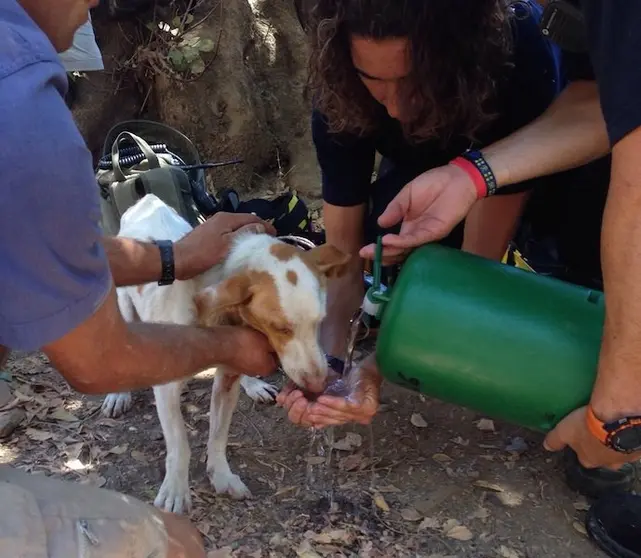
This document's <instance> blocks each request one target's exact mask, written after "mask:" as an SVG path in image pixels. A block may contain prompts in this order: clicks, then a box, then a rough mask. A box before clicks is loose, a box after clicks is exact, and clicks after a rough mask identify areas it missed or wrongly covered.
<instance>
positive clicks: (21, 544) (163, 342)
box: [0, 0, 275, 558]
mask: <svg viewBox="0 0 641 558" xmlns="http://www.w3.org/2000/svg"><path fill="white" fill-rule="evenodd" d="M96 3H97V2H96V1H95V0H4V1H3V2H2V3H1V4H0V130H2V148H1V149H0V169H2V170H1V171H0V176H1V177H2V188H1V189H0V239H1V240H0V262H1V264H0V265H1V266H2V267H1V272H0V353H3V352H4V353H6V352H7V350H11V349H20V350H37V349H41V350H42V351H43V352H44V353H45V354H46V355H47V356H48V357H49V359H50V360H51V362H52V363H53V364H54V365H55V366H56V368H57V369H58V370H59V371H60V373H61V374H62V375H63V376H64V377H65V378H66V379H67V380H68V382H69V383H70V384H71V385H72V386H73V387H74V388H76V389H78V390H80V391H83V392H85V393H108V392H117V391H127V390H132V389H136V388H142V387H149V386H151V385H154V384H161V383H166V382H169V381H173V380H177V379H179V378H183V377H188V376H191V375H193V374H195V373H197V372H199V371H200V370H203V369H206V368H209V367H211V366H213V365H215V364H220V363H228V364H231V365H233V366H234V367H236V368H238V369H239V370H242V371H246V372H247V373H248V374H256V373H257V374H267V373H270V372H272V371H273V370H274V368H275V361H274V358H273V356H272V349H271V348H270V347H269V344H268V343H267V340H266V339H265V338H264V337H263V336H262V335H260V334H258V333H256V332H254V331H252V330H249V329H246V328H219V329H212V330H205V329H200V328H195V327H193V328H192V327H182V326H169V325H160V324H135V325H133V324H127V323H125V321H124V320H123V318H122V316H121V315H120V312H119V311H118V307H117V303H116V295H115V287H116V286H120V285H131V284H141V283H147V282H152V281H157V280H159V279H160V278H161V276H162V269H163V267H165V268H166V266H163V265H161V253H160V250H159V247H158V246H156V245H154V244H151V243H149V244H147V243H141V242H136V241H132V240H126V239H119V238H103V237H102V235H101V231H100V228H99V219H100V210H99V199H98V192H97V187H96V181H95V177H94V173H93V168H92V160H91V156H90V153H89V151H88V149H87V147H86V146H85V143H84V141H83V139H82V137H81V135H80V133H79V132H78V129H77V128H76V126H75V124H74V122H73V119H72V116H71V114H70V112H69V110H68V109H67V107H66V105H65V102H64V100H63V96H64V94H65V88H66V77H65V71H64V68H63V66H62V65H61V62H60V59H59V57H58V54H57V52H62V51H64V50H66V49H68V48H69V47H70V46H71V44H72V41H73V37H74V33H75V32H76V30H77V29H78V27H79V26H80V25H82V24H83V23H84V22H86V21H87V18H88V10H89V9H90V8H91V7H94V6H95V4H96ZM247 228H253V229H255V230H263V231H264V230H268V231H270V232H271V228H270V226H269V225H267V224H266V223H263V222H262V221H260V220H259V219H257V218H255V217H253V216H251V215H225V214H222V215H220V216H216V217H214V218H212V219H210V220H209V221H208V222H207V223H205V224H203V225H201V226H200V227H198V228H196V230H194V231H193V232H192V233H191V234H190V235H188V236H187V237H185V238H184V239H183V240H181V241H180V242H178V243H176V244H175V245H173V249H172V250H171V251H170V254H169V256H170V259H171V258H173V266H170V267H173V269H174V274H175V278H177V279H188V278H190V277H193V276H194V275H197V274H199V273H201V272H203V271H204V270H206V269H208V268H209V267H211V266H212V265H214V264H216V263H217V262H218V261H220V260H221V259H222V258H223V257H224V256H225V254H226V250H227V246H228V244H229V241H230V238H231V237H232V236H233V235H234V234H235V232H236V231H237V230H239V229H243V230H244V229H247ZM165 263H166V262H165ZM0 501H2V502H3V506H4V507H5V509H12V510H14V512H15V513H12V514H10V517H7V515H9V514H6V515H5V516H4V517H3V518H2V519H0V548H1V549H2V552H1V553H0V554H2V556H24V555H26V554H25V553H27V554H28V555H29V556H43V557H44V556H49V557H55V558H58V557H60V558H63V557H64V558H66V557H68V556H77V555H78V552H79V548H78V545H83V544H88V545H92V548H93V550H92V556H101V557H102V556H105V557H107V556H125V555H126V556H131V557H134V556H135V557H138V556H140V557H141V558H142V557H148V556H152V555H153V556H157V557H158V558H161V557H169V556H202V555H204V554H203V552H202V548H200V543H199V542H198V539H197V535H196V534H195V531H194V530H190V529H191V528H188V527H187V526H186V525H184V524H182V523H179V520H178V519H177V518H175V517H174V516H170V515H167V514H161V513H160V512H156V511H155V510H153V509H152V508H150V507H148V506H146V505H145V504H143V503H141V502H137V501H135V500H132V499H130V498H125V497H124V496H121V495H119V494H117V493H113V492H110V491H106V490H100V489H92V488H90V487H84V486H82V487H81V486H76V485H73V484H68V483H63V482H61V481H56V480H52V479H47V478H45V477H32V476H30V475H25V474H23V473H22V472H20V471H17V470H14V469H11V468H9V467H0ZM96 545H99V546H98V547H97V546H96ZM96 548H99V549H100V552H99V553H97V552H96Z"/></svg>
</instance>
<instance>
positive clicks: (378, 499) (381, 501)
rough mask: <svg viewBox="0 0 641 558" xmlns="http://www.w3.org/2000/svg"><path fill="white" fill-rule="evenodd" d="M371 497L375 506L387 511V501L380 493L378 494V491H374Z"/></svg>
mask: <svg viewBox="0 0 641 558" xmlns="http://www.w3.org/2000/svg"><path fill="white" fill-rule="evenodd" d="M373 499H374V503H375V504H376V507H377V508H379V509H381V510H383V511H384V512H388V511H389V506H388V505H387V502H386V501H385V498H383V495H382V494H380V493H379V492H374V496H373Z"/></svg>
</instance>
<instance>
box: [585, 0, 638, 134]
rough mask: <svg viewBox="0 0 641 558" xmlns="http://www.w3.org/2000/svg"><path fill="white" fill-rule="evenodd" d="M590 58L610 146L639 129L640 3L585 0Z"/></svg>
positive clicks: (617, 0)
mask: <svg viewBox="0 0 641 558" xmlns="http://www.w3.org/2000/svg"><path fill="white" fill-rule="evenodd" d="M583 10H584V13H585V16H586V20H587V25H588V41H589V44H590V55H591V59H592V65H593V67H594V73H595V75H596V79H597V83H598V85H599V95H600V97H601V108H602V110H603V116H604V117H605V122H606V125H607V129H608V135H609V137H610V143H611V145H615V144H616V143H617V142H618V141H620V140H621V139H623V137H624V136H626V135H627V134H629V133H630V132H631V131H633V130H634V129H636V128H638V127H639V126H641V29H640V24H641V2H638V1H636V0H584V1H583Z"/></svg>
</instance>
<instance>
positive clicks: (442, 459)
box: [432, 453, 452, 463]
mask: <svg viewBox="0 0 641 558" xmlns="http://www.w3.org/2000/svg"><path fill="white" fill-rule="evenodd" d="M432 459H433V460H434V461H438V462H439V463H449V462H450V461H452V458H451V457H450V456H449V455H445V454H444V453H435V454H434V455H433V456H432Z"/></svg>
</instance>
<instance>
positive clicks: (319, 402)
mask: <svg viewBox="0 0 641 558" xmlns="http://www.w3.org/2000/svg"><path fill="white" fill-rule="evenodd" d="M381 380H382V378H381V375H380V374H379V372H378V369H377V368H376V362H375V360H374V355H371V356H370V357H369V358H367V359H366V360H365V361H363V362H362V363H361V364H360V366H358V367H357V368H354V370H352V371H351V372H350V373H349V374H348V376H347V377H346V378H344V379H343V378H340V377H338V376H336V377H333V378H332V379H331V380H330V382H329V383H328V385H327V388H326V389H325V391H324V392H323V393H322V394H320V395H319V396H318V398H317V399H316V400H315V401H311V400H309V399H308V398H307V397H306V396H305V394H304V393H303V392H302V391H301V390H300V389H298V388H297V387H296V386H295V385H294V384H293V383H291V382H290V383H289V384H287V385H286V386H285V387H284V388H283V390H282V391H281V392H280V393H279V394H278V396H277V398H276V402H277V404H278V405H279V406H280V407H283V408H284V409H285V410H286V411H287V415H288V417H289V420H290V421H292V422H293V423H294V424H298V425H300V426H305V427H314V428H323V427H325V426H334V425H339V424H347V423H350V422H356V423H359V424H369V423H370V422H372V419H373V418H374V415H375V414H376V411H377V410H378V401H379V391H380V386H381Z"/></svg>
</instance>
